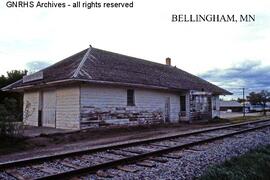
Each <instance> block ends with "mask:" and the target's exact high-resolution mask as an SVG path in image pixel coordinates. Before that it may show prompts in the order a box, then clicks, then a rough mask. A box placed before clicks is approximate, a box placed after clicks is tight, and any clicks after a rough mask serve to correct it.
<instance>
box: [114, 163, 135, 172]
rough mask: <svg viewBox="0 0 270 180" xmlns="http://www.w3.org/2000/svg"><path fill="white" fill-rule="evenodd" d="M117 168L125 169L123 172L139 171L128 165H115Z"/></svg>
mask: <svg viewBox="0 0 270 180" xmlns="http://www.w3.org/2000/svg"><path fill="white" fill-rule="evenodd" d="M117 169H119V170H121V171H125V172H131V173H135V172H137V171H139V170H138V169H135V168H132V167H130V166H127V165H121V166H120V165H119V166H117Z"/></svg>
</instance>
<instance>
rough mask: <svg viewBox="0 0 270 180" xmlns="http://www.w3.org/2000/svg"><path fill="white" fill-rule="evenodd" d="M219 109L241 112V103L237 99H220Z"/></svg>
mask: <svg viewBox="0 0 270 180" xmlns="http://www.w3.org/2000/svg"><path fill="white" fill-rule="evenodd" d="M220 111H231V112H243V105H242V104H241V103H239V102H237V101H220Z"/></svg>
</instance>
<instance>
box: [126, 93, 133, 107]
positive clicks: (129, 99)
mask: <svg viewBox="0 0 270 180" xmlns="http://www.w3.org/2000/svg"><path fill="white" fill-rule="evenodd" d="M127 105H128V106H135V98H134V89H128V90H127Z"/></svg>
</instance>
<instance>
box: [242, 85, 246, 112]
mask: <svg viewBox="0 0 270 180" xmlns="http://www.w3.org/2000/svg"><path fill="white" fill-rule="evenodd" d="M245 116H246V100H245V88H243V117H245Z"/></svg>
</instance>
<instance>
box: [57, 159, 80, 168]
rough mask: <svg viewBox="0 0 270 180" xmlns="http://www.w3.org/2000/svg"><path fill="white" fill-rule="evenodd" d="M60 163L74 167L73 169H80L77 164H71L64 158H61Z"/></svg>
mask: <svg viewBox="0 0 270 180" xmlns="http://www.w3.org/2000/svg"><path fill="white" fill-rule="evenodd" d="M60 163H61V164H63V165H65V166H67V167H70V168H74V169H80V168H81V166H79V165H77V164H73V163H71V162H69V161H66V160H63V161H61V162H60Z"/></svg>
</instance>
